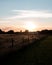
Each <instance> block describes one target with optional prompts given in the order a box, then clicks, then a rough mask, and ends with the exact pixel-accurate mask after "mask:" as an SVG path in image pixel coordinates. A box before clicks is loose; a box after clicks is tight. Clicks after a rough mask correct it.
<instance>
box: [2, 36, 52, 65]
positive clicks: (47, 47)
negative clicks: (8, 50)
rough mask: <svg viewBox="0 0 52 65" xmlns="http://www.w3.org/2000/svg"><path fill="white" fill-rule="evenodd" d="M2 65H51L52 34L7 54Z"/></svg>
mask: <svg viewBox="0 0 52 65" xmlns="http://www.w3.org/2000/svg"><path fill="white" fill-rule="evenodd" d="M6 57H7V58H6V59H3V60H2V61H3V65H52V36H48V37H46V38H44V39H40V40H38V41H36V42H34V43H33V44H32V45H29V46H26V47H24V48H23V49H21V50H19V51H17V52H15V53H12V54H9V55H8V56H6Z"/></svg>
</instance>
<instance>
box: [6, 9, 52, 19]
mask: <svg viewBox="0 0 52 65" xmlns="http://www.w3.org/2000/svg"><path fill="white" fill-rule="evenodd" d="M11 12H12V13H15V14H16V15H15V16H11V17H7V18H6V19H23V18H52V12H49V11H46V10H45V11H35V10H12V11H11Z"/></svg>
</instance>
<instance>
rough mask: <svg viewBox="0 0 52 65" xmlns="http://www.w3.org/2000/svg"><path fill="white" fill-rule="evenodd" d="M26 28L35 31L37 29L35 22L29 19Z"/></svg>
mask: <svg viewBox="0 0 52 65" xmlns="http://www.w3.org/2000/svg"><path fill="white" fill-rule="evenodd" d="M25 28H26V29H27V30H29V31H34V30H35V29H36V25H35V24H34V23H33V22H31V21H28V22H26V24H25Z"/></svg>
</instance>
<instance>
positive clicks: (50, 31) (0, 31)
mask: <svg viewBox="0 0 52 65" xmlns="http://www.w3.org/2000/svg"><path fill="white" fill-rule="evenodd" d="M28 32H29V31H28V30H25V31H24V32H22V30H20V32H14V30H9V31H7V32H5V31H2V30H1V29H0V34H23V33H28ZM38 33H39V34H46V35H47V34H50V35H52V30H47V29H45V30H41V31H38Z"/></svg>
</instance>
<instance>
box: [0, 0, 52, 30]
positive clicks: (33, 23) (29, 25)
mask: <svg viewBox="0 0 52 65" xmlns="http://www.w3.org/2000/svg"><path fill="white" fill-rule="evenodd" d="M0 29H2V30H4V31H8V30H14V31H20V30H22V31H24V30H26V29H27V30H29V31H37V30H42V29H52V0H0Z"/></svg>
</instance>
